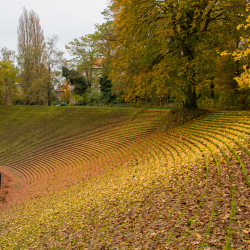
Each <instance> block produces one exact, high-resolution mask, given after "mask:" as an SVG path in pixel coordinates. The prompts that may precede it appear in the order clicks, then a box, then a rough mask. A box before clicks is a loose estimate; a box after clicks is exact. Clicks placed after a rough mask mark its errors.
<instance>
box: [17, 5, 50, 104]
mask: <svg viewBox="0 0 250 250" xmlns="http://www.w3.org/2000/svg"><path fill="white" fill-rule="evenodd" d="M17 33H18V53H19V55H18V64H19V68H20V74H21V79H22V83H21V87H22V91H23V95H24V103H25V104H30V103H32V102H36V101H37V99H38V96H37V93H41V91H42V90H44V89H46V87H45V85H46V83H45V82H43V81H40V80H39V78H40V79H41V78H46V79H47V78H48V75H49V72H48V71H47V70H46V68H45V63H44V56H45V53H44V50H45V41H44V36H43V30H42V28H41V25H40V19H39V16H38V15H37V14H36V13H35V12H34V11H33V10H31V11H30V12H28V11H27V10H26V9H25V8H24V9H23V13H22V15H21V16H20V18H19V25H18V29H17ZM34 90H36V91H34ZM44 101H45V100H44Z"/></svg>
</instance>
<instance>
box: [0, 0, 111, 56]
mask: <svg viewBox="0 0 250 250" xmlns="http://www.w3.org/2000/svg"><path fill="white" fill-rule="evenodd" d="M107 5H108V0H0V49H1V48H3V47H7V48H8V49H11V50H15V51H16V53H17V26H18V20H19V17H20V15H21V14H22V12H23V7H25V8H26V10H27V11H30V10H33V11H35V12H36V14H37V15H38V16H39V17H40V24H41V27H42V29H43V32H44V37H45V38H46V37H51V36H52V35H53V34H56V35H58V37H59V41H58V48H59V49H60V50H62V51H64V52H66V50H65V45H66V44H67V43H69V42H70V41H72V40H73V39H74V38H78V37H81V36H84V35H87V34H91V33H93V32H95V26H94V24H96V23H98V24H101V23H103V22H104V19H103V16H102V14H101V12H102V11H103V10H104V9H105V8H106V7H107ZM67 58H69V55H67Z"/></svg>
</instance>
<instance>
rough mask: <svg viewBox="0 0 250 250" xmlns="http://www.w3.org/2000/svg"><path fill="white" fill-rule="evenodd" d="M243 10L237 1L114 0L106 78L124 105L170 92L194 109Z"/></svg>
mask: <svg viewBox="0 0 250 250" xmlns="http://www.w3.org/2000/svg"><path fill="white" fill-rule="evenodd" d="M244 7H245V1H238V0H237V1H235V0H227V1H226V0H224V1H217V0H214V1H208V0H200V1H193V0H185V1H181V0H178V1H177V0H172V1H156V0H147V1H144V0H131V1H126V0H112V1H111V6H110V11H111V13H112V15H113V18H114V20H113V24H112V27H113V32H114V34H115V39H114V40H113V41H112V42H111V44H112V48H111V51H112V60H111V75H110V77H111V78H112V80H113V82H118V88H119V89H123V90H124V91H125V97H126V100H127V101H129V100H136V99H137V98H144V99H147V98H152V97H154V96H155V95H157V96H164V95H166V94H168V93H169V92H171V94H172V95H176V96H178V97H179V99H183V100H184V101H185V107H187V108H196V107H197V104H196V98H197V97H196V96H197V95H196V91H197V88H198V86H199V85H200V84H202V82H203V80H204V78H206V77H209V75H210V73H211V69H212V68H213V67H212V66H213V65H214V58H215V56H216V53H217V52H218V50H220V46H221V42H222V41H223V37H224V38H225V37H226V36H228V34H229V33H230V32H232V30H235V27H236V26H237V25H238V23H239V22H241V21H242V19H243V18H244V15H243V14H244Z"/></svg>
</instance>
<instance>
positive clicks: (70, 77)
mask: <svg viewBox="0 0 250 250" xmlns="http://www.w3.org/2000/svg"><path fill="white" fill-rule="evenodd" d="M62 75H63V76H64V77H66V79H67V81H69V82H70V84H71V85H74V93H75V94H76V95H83V94H84V93H85V92H86V90H87V87H88V85H87V82H86V80H85V78H84V76H83V75H81V73H79V72H78V71H77V70H74V69H72V70H69V69H68V68H66V67H65V66H64V67H63V68H62Z"/></svg>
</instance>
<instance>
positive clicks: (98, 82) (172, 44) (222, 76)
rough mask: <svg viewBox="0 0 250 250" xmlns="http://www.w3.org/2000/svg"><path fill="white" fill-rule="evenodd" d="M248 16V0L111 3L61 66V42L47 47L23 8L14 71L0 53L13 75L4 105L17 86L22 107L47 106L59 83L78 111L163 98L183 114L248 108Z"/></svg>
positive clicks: (4, 86) (5, 86) (9, 55)
mask: <svg viewBox="0 0 250 250" xmlns="http://www.w3.org/2000/svg"><path fill="white" fill-rule="evenodd" d="M249 10H250V9H249V1H247V0H237V1H236V0H222V1H217V0H213V1H209V0H198V1H193V0H171V1H158V0H147V1H143V0H131V1H129V2H128V1H126V0H111V1H110V5H109V6H108V7H107V9H106V10H104V12H103V15H104V17H105V22H104V23H103V24H101V25H96V31H95V32H94V33H93V34H89V35H85V36H82V37H80V38H75V39H74V40H73V41H71V42H69V43H68V44H67V45H66V46H65V47H66V49H67V50H68V52H69V53H70V55H71V56H72V60H70V61H66V60H65V59H63V53H62V52H60V51H59V50H58V49H57V47H56V43H57V41H58V37H57V36H53V37H51V38H48V39H47V40H45V39H44V35H43V31H42V29H41V25H40V20H39V17H38V15H37V14H36V13H35V12H34V11H30V12H28V11H27V10H26V9H25V8H24V10H23V13H22V15H21V17H20V19H19V26H18V48H19V49H18V53H19V54H18V56H17V61H18V67H15V66H14V64H13V63H9V64H6V62H7V61H10V62H13V57H14V54H13V51H8V50H7V49H6V48H5V49H4V50H3V49H2V60H1V64H0V67H1V68H2V69H4V68H5V69H6V68H9V71H13V74H12V75H11V76H9V79H7V78H8V77H5V78H3V77H2V79H5V80H1V85H0V87H1V96H2V97H3V98H2V99H3V100H2V102H3V103H7V99H8V98H13V99H14V97H15V96H16V94H15V91H16V92H17V90H15V85H13V81H16V79H18V81H19V82H20V86H21V92H22V93H21V94H22V102H23V103H24V104H27V105H29V104H32V103H36V104H46V105H51V104H52V101H53V90H54V88H55V86H56V85H57V84H58V83H59V82H60V78H62V77H64V78H63V79H66V81H67V82H68V83H69V84H71V85H74V86H75V88H74V92H73V97H74V99H75V100H76V101H77V102H79V103H80V104H86V103H87V102H91V100H92V101H93V100H95V102H97V101H98V102H103V103H118V102H130V103H142V102H153V100H159V99H160V98H162V97H166V98H167V99H168V101H169V100H172V101H175V102H178V103H180V102H183V106H184V107H185V108H197V107H198V106H199V107H204V106H206V105H207V106H208V105H209V106H213V105H219V104H220V105H224V104H225V105H231V106H240V107H241V108H243V109H246V108H249V107H250V97H249V96H250V95H249V93H250V80H249V79H250V70H249V59H250V58H249V55H250V49H249V47H250V39H249V36H250V32H249V27H250V19H249ZM3 59H4V60H3ZM6 59H8V60H6ZM98 59H101V60H98ZM3 62H5V65H4V64H3ZM99 62H101V63H100V65H97V64H98V63H99ZM97 66H98V67H97ZM98 68H100V72H99V73H98V74H96V75H95V72H96V71H97V70H99V69H98ZM5 71H6V70H5ZM18 71H19V72H18ZM1 72H2V73H1ZM1 74H2V75H4V70H1V71H0V79H1ZM94 86H98V87H97V88H95V87H94ZM97 89H100V92H101V93H100V94H97V91H96V90H97ZM90 96H92V97H91V98H92V99H91V98H90Z"/></svg>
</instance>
